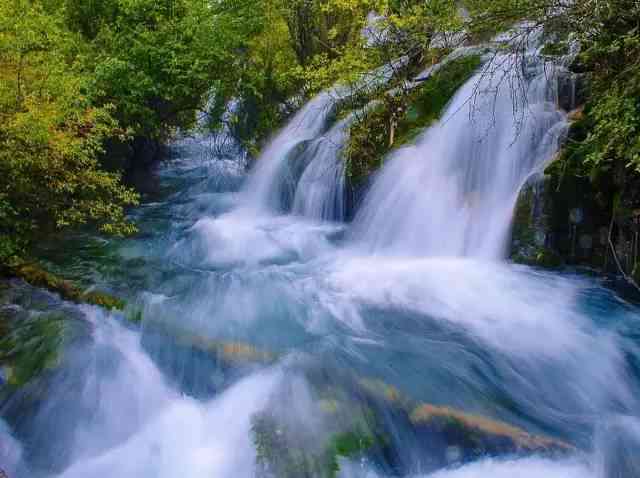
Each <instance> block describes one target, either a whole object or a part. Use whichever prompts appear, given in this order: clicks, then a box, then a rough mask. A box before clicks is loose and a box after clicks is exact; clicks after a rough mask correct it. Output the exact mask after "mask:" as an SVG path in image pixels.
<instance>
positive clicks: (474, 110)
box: [353, 52, 566, 258]
mask: <svg viewBox="0 0 640 478" xmlns="http://www.w3.org/2000/svg"><path fill="white" fill-rule="evenodd" d="M531 53H533V52H531ZM516 61H519V60H516V59H515V57H513V56H510V55H499V56H497V57H495V58H493V59H492V61H491V62H490V64H488V65H487V66H485V67H484V68H483V69H482V71H480V72H479V73H478V74H477V75H476V76H474V77H473V78H472V79H471V80H469V81H468V82H467V83H466V84H465V85H464V86H463V87H462V88H461V89H460V90H459V91H458V93H457V94H456V95H455V97H454V98H453V100H452V101H451V103H450V104H449V106H448V107H447V109H446V111H445V113H444V114H443V118H442V120H441V121H440V122H439V123H438V124H436V125H434V126H433V127H431V128H430V129H429V130H428V131H427V132H426V133H425V134H424V135H422V136H421V137H420V138H419V139H418V141H417V142H416V144H415V145H412V146H407V147H404V148H402V149H400V150H399V151H397V152H396V153H394V154H393V155H392V156H391V158H390V159H389V160H388V163H387V164H386V165H385V167H384V168H383V170H382V171H381V172H380V174H379V176H378V177H377V178H376V181H375V183H374V185H373V187H372V189H371V191H370V192H369V194H368V195H367V197H366V200H365V203H364V205H363V207H362V209H361V210H360V211H359V213H358V215H357V218H356V221H355V225H354V232H353V236H354V237H355V238H356V239H358V240H361V241H362V242H364V243H365V244H366V246H367V248H368V250H370V251H372V252H376V253H392V254H404V255H415V256H474V257H483V258H500V257H502V256H503V255H504V252H505V246H506V241H507V239H508V236H509V227H510V222H511V217H512V213H513V207H514V205H515V201H516V199H517V196H518V192H519V191H520V188H521V187H522V185H523V184H524V182H525V181H526V180H527V179H528V178H529V177H530V176H531V175H533V174H534V173H536V172H539V171H540V170H541V168H542V167H543V166H544V164H545V163H546V162H547V161H549V160H550V159H551V158H552V156H553V155H554V154H555V152H556V151H557V148H558V143H559V141H560V139H561V138H562V135H563V134H564V132H565V130H566V121H565V117H564V114H562V113H561V112H559V111H558V110H557V107H556V102H555V100H556V96H557V93H556V90H555V88H556V83H555V81H554V78H553V75H552V74H551V73H550V71H552V70H549V69H547V68H545V64H544V62H543V61H541V60H539V59H536V58H532V57H527V61H528V62H527V64H525V65H522V66H520V65H518V64H515V63H514V62H516ZM523 69H524V77H521V76H520V75H522V72H523Z"/></svg>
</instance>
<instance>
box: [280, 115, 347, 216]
mask: <svg viewBox="0 0 640 478" xmlns="http://www.w3.org/2000/svg"><path fill="white" fill-rule="evenodd" d="M353 119H354V118H353V115H351V116H348V117H347V118H345V119H343V120H341V121H338V122H337V123H336V124H335V125H334V126H333V127H332V128H331V129H330V130H329V131H328V132H327V133H326V134H325V135H323V136H321V137H320V138H318V139H316V140H315V141H314V142H313V143H312V144H311V145H310V146H309V148H308V150H307V151H306V152H305V156H306V155H309V156H310V158H311V159H310V162H309V165H308V166H307V167H306V168H305V170H304V172H303V173H302V176H301V177H300V181H299V182H298V185H297V187H296V193H295V197H294V199H293V209H292V212H293V213H294V214H299V215H301V216H305V217H308V218H311V219H318V220H323V219H324V220H328V221H342V220H343V219H344V213H345V200H344V193H345V178H344V174H345V171H344V162H343V160H342V152H343V149H344V146H345V142H346V140H347V135H348V128H349V126H350V125H351V123H352V122H353Z"/></svg>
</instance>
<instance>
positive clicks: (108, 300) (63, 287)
mask: <svg viewBox="0 0 640 478" xmlns="http://www.w3.org/2000/svg"><path fill="white" fill-rule="evenodd" d="M4 274H5V275H7V276H10V277H17V278H20V279H22V280H24V281H25V282H26V283H28V284H31V285H32V286H34V287H41V288H43V289H47V290H49V291H51V292H55V293H57V294H59V295H60V297H62V298H63V299H65V300H69V301H71V302H75V303H84V304H92V305H97V306H100V307H104V308H106V309H118V310H122V309H124V307H125V302H124V301H123V300H121V299H119V298H117V297H114V296H112V295H110V294H106V293H104V292H96V291H92V292H84V291H83V290H82V289H80V288H79V287H77V286H76V285H74V284H73V283H71V282H69V281H67V280H64V279H62V278H61V277H58V276H56V275H54V274H51V273H50V272H47V271H46V270H44V269H42V268H41V267H40V266H39V265H37V264H35V263H26V262H23V263H20V264H18V265H16V266H13V267H9V268H7V269H6V270H5V271H4Z"/></svg>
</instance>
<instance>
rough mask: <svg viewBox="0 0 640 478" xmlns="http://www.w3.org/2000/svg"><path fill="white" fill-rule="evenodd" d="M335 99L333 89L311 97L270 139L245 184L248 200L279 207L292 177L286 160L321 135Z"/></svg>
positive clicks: (253, 204)
mask: <svg viewBox="0 0 640 478" xmlns="http://www.w3.org/2000/svg"><path fill="white" fill-rule="evenodd" d="M334 103H335V100H334V97H333V95H332V92H331V91H326V92H323V93H320V94H319V95H318V96H316V97H315V98H314V99H313V100H311V101H309V102H308V103H307V104H306V105H305V106H304V107H303V108H302V109H301V110H300V111H299V112H298V113H297V114H296V115H295V116H294V117H293V118H292V119H291V120H290V121H289V123H287V125H286V126H285V127H284V128H283V129H282V130H281V131H280V132H279V133H278V134H277V135H276V136H275V137H274V138H273V139H272V140H271V141H270V142H269V144H268V146H267V147H266V148H265V149H264V151H263V152H262V153H261V154H260V157H259V158H258V159H257V161H256V166H255V169H254V170H253V172H252V174H251V176H250V177H249V178H248V180H247V183H246V186H245V188H244V194H245V202H246V204H247V205H248V206H249V207H251V208H254V209H267V210H278V209H280V201H281V195H282V193H283V192H284V188H285V186H286V185H287V184H291V182H292V181H293V178H292V176H291V174H290V173H291V171H290V170H289V169H288V167H287V166H288V164H287V160H288V159H289V156H290V154H292V152H294V151H295V150H296V147H297V146H300V145H302V144H303V143H305V142H306V141H310V140H312V139H314V138H316V137H317V136H318V135H320V134H321V133H322V132H323V130H324V129H325V128H326V123H327V119H328V117H329V115H330V114H331V113H332V111H333V105H334Z"/></svg>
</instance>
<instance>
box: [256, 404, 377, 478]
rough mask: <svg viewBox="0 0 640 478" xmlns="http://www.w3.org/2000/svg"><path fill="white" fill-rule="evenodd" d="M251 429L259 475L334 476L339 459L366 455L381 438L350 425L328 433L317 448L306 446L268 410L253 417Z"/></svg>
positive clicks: (286, 477)
mask: <svg viewBox="0 0 640 478" xmlns="http://www.w3.org/2000/svg"><path fill="white" fill-rule="evenodd" d="M251 431H252V435H253V441H254V445H255V448H256V465H257V470H258V473H257V476H259V477H260V478H300V477H318V478H336V477H337V476H338V473H339V472H340V463H339V460H340V459H341V458H351V459H353V458H356V457H358V456H361V455H363V454H366V453H367V452H368V451H369V450H371V449H372V448H374V447H375V446H376V444H378V443H380V441H381V439H380V437H377V436H376V435H374V434H372V433H370V432H369V431H366V430H363V429H358V428H353V429H349V430H347V431H341V432H334V433H330V434H329V435H328V436H326V437H325V438H324V439H323V441H322V443H320V444H319V446H318V447H317V449H305V448H303V447H302V446H301V445H300V443H299V442H298V441H297V440H296V439H295V438H294V436H295V434H294V433H293V430H291V429H290V428H289V427H288V426H287V425H285V424H284V423H282V422H281V421H279V420H278V419H277V418H276V417H275V416H274V415H272V414H270V413H268V412H262V413H258V414H256V415H254V416H253V417H252V427H251Z"/></svg>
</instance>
